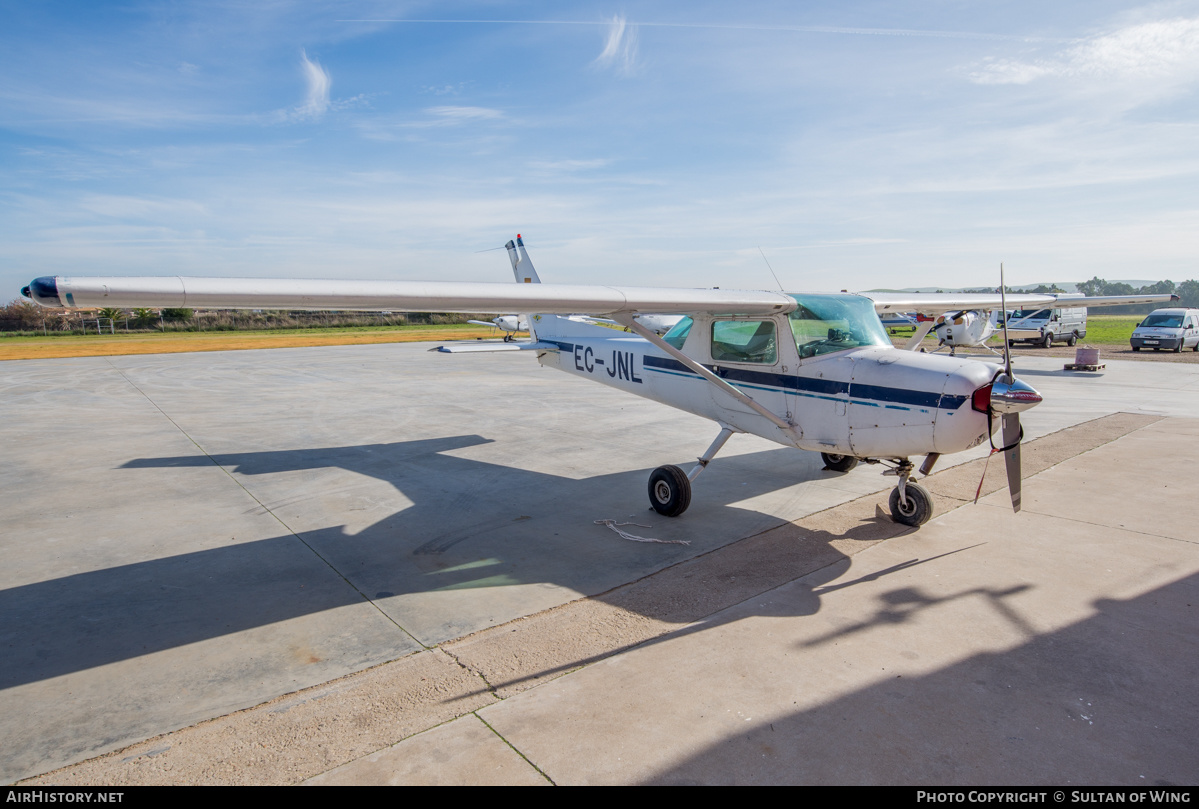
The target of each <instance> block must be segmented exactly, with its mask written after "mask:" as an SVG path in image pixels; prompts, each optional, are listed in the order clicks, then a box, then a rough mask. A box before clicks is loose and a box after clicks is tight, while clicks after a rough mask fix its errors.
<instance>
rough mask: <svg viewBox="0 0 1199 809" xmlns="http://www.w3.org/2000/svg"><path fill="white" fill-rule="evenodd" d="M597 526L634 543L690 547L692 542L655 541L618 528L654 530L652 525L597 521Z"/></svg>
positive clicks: (684, 540) (676, 540)
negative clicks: (631, 527)
mask: <svg viewBox="0 0 1199 809" xmlns="http://www.w3.org/2000/svg"><path fill="white" fill-rule="evenodd" d="M595 524H596V525H606V526H608V527H609V528H611V529H612V530H613V531H615V532H616V533H618V534H620V536H621V537H622V538H623V539H631V540H632V541H633V542H657V543H658V544H660V545H690V544H691V541H690V540H687V539H653V538H651V537H639V536H635V535H634V534H630V533H628V532H626V531H621V530H620V529H619V528H617V527H616V526H618V525H636V526H637V527H639V528H652V527H653V526H652V525H642V524H641V523H639V522H617V521H616V520H596V521H595Z"/></svg>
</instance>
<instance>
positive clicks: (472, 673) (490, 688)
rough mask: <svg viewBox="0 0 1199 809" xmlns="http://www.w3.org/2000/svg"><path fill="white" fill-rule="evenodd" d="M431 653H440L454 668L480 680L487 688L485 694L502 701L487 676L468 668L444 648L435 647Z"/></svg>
mask: <svg viewBox="0 0 1199 809" xmlns="http://www.w3.org/2000/svg"><path fill="white" fill-rule="evenodd" d="M432 651H437V652H441V653H442V654H443V655H445V656H446V657H448V658H449V659H450V660H453V661H454V665H455V666H457V667H458V668H460V669H462V670H463V671H465V672H466V673H467V674H469V675H470V676H472V677H478V678H479V679H480V680H482V681H483V685H485V686H487V693H489V694H491V696H493V697H494V698H495V699H497V700H502V699H503V697H501V696H500V694H499V691H498V690H497V689H496V687H495V686H494V685H492V684H491V681H490V680H488V679H487V675H486V674H484V673H483V671H482V670H480V669H477V668H475V667H474V666H468V665H467V664H466V663H463V662H462V661H461V660H459V659H458V655H456V654H454V653H453V652H451V651H449V650H447V649H446V648H445V647H444V646H436V647H434V648H433V650H432Z"/></svg>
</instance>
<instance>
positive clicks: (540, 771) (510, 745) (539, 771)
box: [471, 711, 558, 786]
mask: <svg viewBox="0 0 1199 809" xmlns="http://www.w3.org/2000/svg"><path fill="white" fill-rule="evenodd" d="M471 713H473V714H474V716H475V718H476V719H478V720H479V721H480V722H482V723H483V726H484V727H486V728H487V729H488V730H490V731H491V732H492V733H494V734H495V735H496V738H498V739H499V740H500V741H501V742H503V743H504V744H506V745H508V748H509V749H510V750H512V752H513V753H516V755H518V756H520V757H521V758H523V759H524V760H525V763H526V764H528V765H529V766H530V767H532V768H533V769H534V770H536V771H537V774H538V775H540V776H541V777H542V778H544V779H545V780H546V781H548V782H549V783H550V784H552V785H553V786H558V784H557V782H555V781H554V779H553V778H550V777H549V776H548V775H547V774H546V772H545V770H543V769H541V768H540V767H538V766H537V765H536V764H534V763H533V762H532V761H530V760H529V757H528V756H526V755H525V754H524V753H522V752H520V750H519V748H517V747H516V745H514V744H513V743H512V742H510V741H508V740H507V739H505V738H504V734H502V733H500V732H499V731H498V730H496V729H495V728H493V727H492V726H491V725H489V724H488V723H487V720H486V719H484V718H483V717H481V716H479V712H478V711H471Z"/></svg>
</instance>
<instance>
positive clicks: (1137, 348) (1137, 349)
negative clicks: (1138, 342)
mask: <svg viewBox="0 0 1199 809" xmlns="http://www.w3.org/2000/svg"><path fill="white" fill-rule="evenodd" d="M1132 350H1133V351H1140V350H1141V347H1140V346H1133V347H1132Z"/></svg>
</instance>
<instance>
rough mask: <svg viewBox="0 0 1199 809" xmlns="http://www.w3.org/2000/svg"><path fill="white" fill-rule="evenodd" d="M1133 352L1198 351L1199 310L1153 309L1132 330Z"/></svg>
mask: <svg viewBox="0 0 1199 809" xmlns="http://www.w3.org/2000/svg"><path fill="white" fill-rule="evenodd" d="M1129 342H1130V343H1132V350H1133V351H1140V350H1141V349H1142V348H1152V349H1153V350H1154V351H1161V350H1162V349H1163V348H1168V349H1170V350H1171V351H1182V350H1183V349H1184V348H1190V349H1191V350H1192V351H1199V309H1155V310H1154V311H1153V313H1152V314H1150V315H1149V316H1148V317H1146V318H1145V319H1144V320H1142V321H1141V323H1140V325H1138V326H1137V327H1136V328H1135V329H1133V330H1132V337H1131V338H1130V339H1129Z"/></svg>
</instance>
